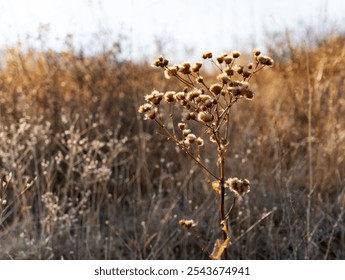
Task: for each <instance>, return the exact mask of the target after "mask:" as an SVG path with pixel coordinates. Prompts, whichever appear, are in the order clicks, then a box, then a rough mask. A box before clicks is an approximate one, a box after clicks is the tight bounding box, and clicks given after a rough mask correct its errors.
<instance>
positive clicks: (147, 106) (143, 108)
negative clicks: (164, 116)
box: [138, 103, 152, 113]
mask: <svg viewBox="0 0 345 280" xmlns="http://www.w3.org/2000/svg"><path fill="white" fill-rule="evenodd" d="M151 109H152V105H151V104H149V103H145V104H143V105H141V106H140V107H139V110H138V112H139V113H146V112H148V111H150V110H151Z"/></svg>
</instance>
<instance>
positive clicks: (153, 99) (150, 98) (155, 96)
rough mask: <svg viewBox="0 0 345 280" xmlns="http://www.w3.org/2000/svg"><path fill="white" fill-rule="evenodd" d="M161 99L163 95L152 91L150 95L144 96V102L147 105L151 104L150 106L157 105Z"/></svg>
mask: <svg viewBox="0 0 345 280" xmlns="http://www.w3.org/2000/svg"><path fill="white" fill-rule="evenodd" d="M162 98H163V93H161V92H159V91H157V90H153V91H152V92H151V94H147V95H145V100H146V101H147V102H149V103H151V104H152V105H159V103H160V102H161V100H162Z"/></svg>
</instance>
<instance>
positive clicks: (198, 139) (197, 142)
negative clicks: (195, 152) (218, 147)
mask: <svg viewBox="0 0 345 280" xmlns="http://www.w3.org/2000/svg"><path fill="white" fill-rule="evenodd" d="M195 143H196V144H197V145H198V146H199V147H202V146H204V140H203V139H202V138H201V137H198V138H196V140H195Z"/></svg>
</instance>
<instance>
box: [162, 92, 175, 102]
mask: <svg viewBox="0 0 345 280" xmlns="http://www.w3.org/2000/svg"><path fill="white" fill-rule="evenodd" d="M175 94H176V93H175V91H167V92H166V93H165V94H164V100H165V101H166V102H174V101H175Z"/></svg>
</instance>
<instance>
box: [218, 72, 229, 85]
mask: <svg viewBox="0 0 345 280" xmlns="http://www.w3.org/2000/svg"><path fill="white" fill-rule="evenodd" d="M217 80H218V81H220V82H221V83H223V84H227V83H228V82H229V81H230V78H229V77H228V75H227V74H226V73H222V74H219V75H218V76H217Z"/></svg>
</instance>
